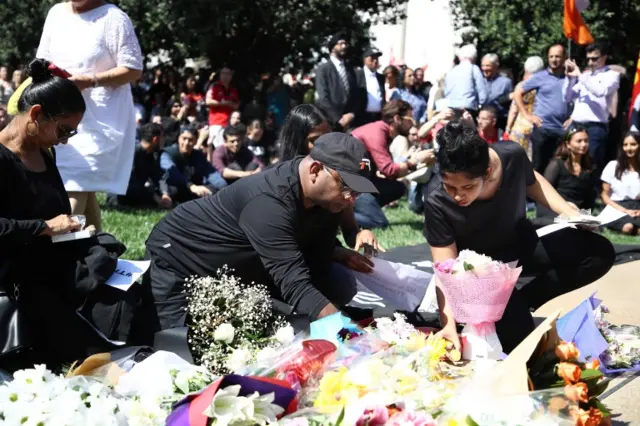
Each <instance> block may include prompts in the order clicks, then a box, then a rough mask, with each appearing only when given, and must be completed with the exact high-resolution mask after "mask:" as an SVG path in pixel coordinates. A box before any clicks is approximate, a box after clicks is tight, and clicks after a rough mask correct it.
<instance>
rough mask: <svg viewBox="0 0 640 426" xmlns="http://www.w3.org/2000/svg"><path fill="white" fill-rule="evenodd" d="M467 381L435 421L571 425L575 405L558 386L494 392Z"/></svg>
mask: <svg viewBox="0 0 640 426" xmlns="http://www.w3.org/2000/svg"><path fill="white" fill-rule="evenodd" d="M483 389H484V391H483V392H478V387H477V386H476V383H469V384H468V385H467V386H466V387H464V388H462V389H461V390H460V391H459V392H457V393H456V395H455V396H454V397H453V398H451V399H450V400H449V401H448V403H447V404H446V405H445V407H444V409H443V412H442V414H441V415H440V416H439V417H438V424H442V425H449V426H452V425H459V426H463V425H464V426H466V425H469V424H478V425H495V426H502V425H504V426H511V425H522V426H525V425H526V426H534V425H536V426H547V425H549V426H552V425H553V426H555V425H567V426H569V425H571V426H573V425H575V424H576V422H575V420H574V419H573V417H572V411H573V410H576V409H577V408H578V406H577V404H576V403H575V402H572V401H571V400H569V399H568V398H567V396H566V395H565V394H564V391H563V390H562V389H557V388H556V389H544V390H540V391H534V392H528V393H524V394H514V395H504V394H495V393H493V391H492V390H490V389H487V388H486V387H483Z"/></svg>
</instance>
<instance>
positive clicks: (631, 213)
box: [624, 209, 640, 217]
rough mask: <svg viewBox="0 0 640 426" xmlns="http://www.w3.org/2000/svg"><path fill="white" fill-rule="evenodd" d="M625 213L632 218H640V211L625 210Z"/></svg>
mask: <svg viewBox="0 0 640 426" xmlns="http://www.w3.org/2000/svg"><path fill="white" fill-rule="evenodd" d="M624 212H625V213H626V214H628V215H629V216H631V217H640V210H631V209H625V211H624Z"/></svg>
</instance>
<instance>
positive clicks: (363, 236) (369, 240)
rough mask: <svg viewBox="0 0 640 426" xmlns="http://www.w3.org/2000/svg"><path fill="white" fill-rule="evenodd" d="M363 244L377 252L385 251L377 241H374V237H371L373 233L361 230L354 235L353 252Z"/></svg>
mask: <svg viewBox="0 0 640 426" xmlns="http://www.w3.org/2000/svg"><path fill="white" fill-rule="evenodd" d="M365 244H368V245H370V246H371V247H373V248H374V249H375V250H377V251H381V252H385V251H386V250H385V249H384V247H382V245H381V244H380V243H378V240H376V236H375V235H373V232H371V231H369V230H368V229H363V230H362V231H360V232H358V235H356V246H355V248H354V250H355V251H359V250H360V249H361V248H362V247H363V246H364V245H365Z"/></svg>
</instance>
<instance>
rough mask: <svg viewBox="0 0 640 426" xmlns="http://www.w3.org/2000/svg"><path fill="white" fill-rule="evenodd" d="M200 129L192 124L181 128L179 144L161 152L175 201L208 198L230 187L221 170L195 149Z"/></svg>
mask: <svg viewBox="0 0 640 426" xmlns="http://www.w3.org/2000/svg"><path fill="white" fill-rule="evenodd" d="M197 137H198V131H197V130H195V129H194V128H193V127H187V126H185V127H183V128H182V129H181V130H180V136H179V137H178V143H177V144H176V145H174V146H171V147H169V148H167V149H165V150H164V151H163V152H162V154H161V155H160V167H161V168H162V170H163V171H164V173H165V174H166V182H167V183H168V184H169V189H170V191H171V193H172V194H174V196H173V198H174V199H175V200H176V201H179V202H182V201H189V200H193V199H196V198H201V197H206V196H208V195H211V194H213V193H215V192H216V191H218V190H220V189H222V188H224V187H225V186H227V182H226V181H225V180H224V178H223V177H222V175H221V174H220V172H219V171H217V170H216V169H215V168H214V167H213V166H212V165H211V163H209V162H208V161H207V157H206V155H205V154H204V153H203V152H202V151H200V150H197V149H193V148H194V146H195V144H196V139H197Z"/></svg>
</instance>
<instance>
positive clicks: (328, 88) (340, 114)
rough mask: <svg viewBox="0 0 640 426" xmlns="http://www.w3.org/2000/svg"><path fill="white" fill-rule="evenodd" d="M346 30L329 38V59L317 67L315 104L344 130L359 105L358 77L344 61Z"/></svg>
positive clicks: (346, 41) (347, 46) (351, 126)
mask: <svg viewBox="0 0 640 426" xmlns="http://www.w3.org/2000/svg"><path fill="white" fill-rule="evenodd" d="M348 38H349V37H348V35H347V33H346V32H345V31H340V32H338V33H336V34H334V35H333V36H332V37H331V39H330V40H329V45H328V47H329V51H330V52H331V55H330V56H329V60H328V61H327V62H325V63H323V64H320V65H319V66H318V69H317V70H316V93H317V95H318V100H317V102H316V103H317V104H318V106H320V107H321V108H323V109H324V110H325V112H326V113H327V115H329V118H330V119H331V121H332V122H333V124H335V125H336V128H338V129H340V130H344V131H346V130H347V129H349V128H353V124H354V123H353V121H354V119H355V118H356V116H357V115H359V112H360V110H361V109H362V102H360V97H359V96H358V81H357V79H356V73H355V71H354V69H353V67H352V66H351V65H350V64H348V63H346V62H345V58H346V56H347V51H348V49H349V41H348Z"/></svg>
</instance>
